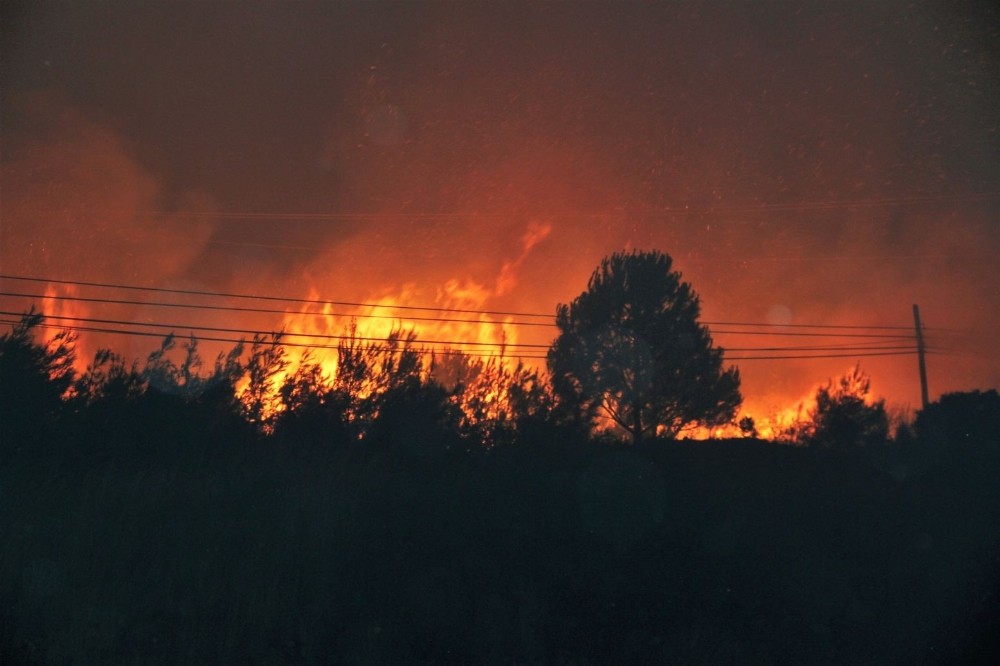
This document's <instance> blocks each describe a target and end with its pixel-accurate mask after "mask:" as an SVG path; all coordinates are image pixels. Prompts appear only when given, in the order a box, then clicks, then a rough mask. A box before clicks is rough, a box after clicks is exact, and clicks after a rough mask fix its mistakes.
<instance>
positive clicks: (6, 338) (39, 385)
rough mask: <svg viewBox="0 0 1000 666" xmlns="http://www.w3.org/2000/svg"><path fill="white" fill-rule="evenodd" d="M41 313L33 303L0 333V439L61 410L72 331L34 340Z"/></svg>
mask: <svg viewBox="0 0 1000 666" xmlns="http://www.w3.org/2000/svg"><path fill="white" fill-rule="evenodd" d="M43 321H44V317H43V316H42V315H41V314H40V313H38V312H35V310H34V308H32V309H31V310H30V311H29V312H27V313H26V314H24V315H23V316H22V317H21V321H20V322H18V323H17V324H14V325H13V326H12V328H11V332H10V333H6V334H4V335H0V424H3V427H2V429H3V430H4V431H5V432H4V434H3V435H0V439H3V438H7V437H9V438H11V439H14V438H15V436H16V435H20V434H23V433H24V432H27V431H28V430H32V429H33V430H36V431H37V430H38V429H40V428H41V427H42V426H43V425H45V424H47V423H48V422H50V421H51V420H52V419H53V418H54V417H55V416H56V415H57V414H58V413H59V412H60V411H61V409H62V406H63V402H62V398H63V396H64V395H65V394H66V393H67V392H68V391H69V390H70V387H71V386H72V385H73V382H74V379H75V373H74V371H73V363H74V361H75V360H76V352H75V343H76V336H75V335H74V334H73V333H72V332H70V331H62V332H60V333H57V334H56V335H55V336H53V337H52V338H51V339H50V340H49V341H48V342H45V343H40V342H37V341H36V339H35V338H36V331H37V329H38V328H39V327H40V326H41V325H42V323H43Z"/></svg>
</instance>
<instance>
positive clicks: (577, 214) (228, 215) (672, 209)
mask: <svg viewBox="0 0 1000 666" xmlns="http://www.w3.org/2000/svg"><path fill="white" fill-rule="evenodd" d="M997 199H1000V192H970V193H955V194H931V195H910V196H900V197H877V198H870V199H827V200H818V201H794V202H787V203H768V202H763V203H734V204H728V205H727V204H720V205H697V206H692V205H689V204H678V205H677V206H664V207H657V208H653V207H645V208H632V209H628V208H622V209H618V210H598V211H593V210H591V211H585V210H577V211H553V212H549V213H541V214H538V215H536V216H537V217H544V218H552V219H555V218H562V219H565V218H581V217H587V218H609V217H613V218H619V217H622V216H623V215H629V214H635V215H677V214H686V215H690V214H710V213H755V212H773V211H809V210H840V209H853V208H887V207H888V208H891V207H901V206H920V205H929V204H944V203H980V202H988V201H994V200H997ZM148 214H150V215H155V216H157V217H167V218H176V219H219V220H281V221H319V222H337V221H358V220H360V221H367V220H427V221H459V220H470V219H477V220H478V219H481V220H497V219H510V215H509V214H507V213H481V212H461V211H452V212H437V213H432V212H428V211H413V212H379V213H373V212H362V211H344V212H337V213H334V212H321V213H316V212H312V213H310V212H296V211H277V212H252V211H196V210H176V211H166V210H152V211H148Z"/></svg>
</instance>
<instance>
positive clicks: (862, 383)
mask: <svg viewBox="0 0 1000 666" xmlns="http://www.w3.org/2000/svg"><path fill="white" fill-rule="evenodd" d="M870 392H871V379H869V377H868V375H866V374H865V373H864V372H862V371H861V367H860V366H854V369H853V370H851V371H850V372H848V373H847V374H845V375H844V376H843V377H841V378H840V379H838V380H837V381H836V382H834V380H832V379H831V380H829V381H828V382H827V383H826V385H825V386H821V387H819V389H817V390H816V406H815V407H814V408H813V409H811V410H810V411H809V415H808V418H807V419H806V420H805V422H804V423H802V424H800V425H799V426H798V431H797V432H796V433H794V435H795V436H794V439H796V440H797V441H799V442H800V443H803V444H808V445H809V446H818V447H821V448H841V449H843V448H852V447H858V446H867V445H872V444H882V443H885V441H886V439H887V438H888V436H889V417H888V415H887V414H886V411H885V401H884V400H881V399H880V400H876V401H874V402H869V401H868V395H869V393H870Z"/></svg>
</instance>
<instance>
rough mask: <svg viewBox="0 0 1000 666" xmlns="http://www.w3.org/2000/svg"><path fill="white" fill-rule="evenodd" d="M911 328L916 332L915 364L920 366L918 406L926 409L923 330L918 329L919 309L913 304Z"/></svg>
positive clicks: (925, 366) (925, 368)
mask: <svg viewBox="0 0 1000 666" xmlns="http://www.w3.org/2000/svg"><path fill="white" fill-rule="evenodd" d="M913 326H914V327H915V328H916V330H917V362H918V363H919V364H920V404H921V405H922V409H927V403H928V402H929V401H928V400H927V364H926V363H925V362H924V353H925V349H924V330H923V329H922V328H921V327H920V308H918V307H917V305H916V303H914V304H913Z"/></svg>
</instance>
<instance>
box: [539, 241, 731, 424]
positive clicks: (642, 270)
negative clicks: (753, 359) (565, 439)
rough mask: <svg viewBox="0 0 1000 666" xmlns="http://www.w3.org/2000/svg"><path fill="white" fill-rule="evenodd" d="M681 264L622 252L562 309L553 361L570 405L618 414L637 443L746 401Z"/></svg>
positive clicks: (716, 418)
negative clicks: (678, 267) (724, 363)
mask: <svg viewBox="0 0 1000 666" xmlns="http://www.w3.org/2000/svg"><path fill="white" fill-rule="evenodd" d="M671 265H672V260H671V258H670V257H669V256H668V255H666V254H663V253H660V252H632V253H630V254H624V253H616V254H614V255H612V256H611V257H610V258H606V259H604V260H603V261H602V262H601V265H600V266H599V267H598V268H597V270H596V271H595V272H594V274H593V275H592V276H591V278H590V282H589V283H588V286H587V290H586V291H584V292H583V293H581V294H580V295H579V296H578V297H577V298H576V299H574V300H573V302H572V303H570V304H569V305H565V304H560V305H559V308H558V311H557V316H556V325H557V326H558V327H559V337H558V338H557V339H556V341H555V342H554V343H553V345H552V348H551V349H550V350H549V354H548V362H549V369H550V372H551V374H552V384H553V390H554V392H555V394H556V396H557V397H558V399H559V400H560V402H561V405H562V407H563V409H564V410H567V411H568V412H569V413H570V414H571V415H574V416H577V417H581V418H582V419H583V420H584V421H585V422H588V423H592V422H593V421H594V419H595V418H597V417H598V416H600V415H603V416H605V417H607V418H610V419H611V420H612V421H613V422H614V423H615V424H616V425H617V426H619V427H620V428H622V429H623V430H624V431H625V432H627V433H628V434H629V435H630V436H631V438H632V441H633V443H640V442H641V441H642V440H643V439H644V438H645V437H647V436H649V435H654V434H655V435H661V436H664V437H667V438H674V437H676V436H677V435H678V434H679V433H680V432H681V431H682V430H684V429H686V428H690V427H694V426H699V425H701V426H713V425H719V424H722V423H726V422H728V421H730V420H731V419H732V418H733V415H734V413H735V411H736V408H737V407H738V406H739V405H740V403H741V402H742V398H741V396H740V392H739V386H740V377H739V371H738V370H736V369H735V368H729V369H726V370H723V368H722V349H720V348H718V347H714V346H713V345H712V338H711V336H710V335H709V332H708V329H707V328H706V327H705V326H703V325H701V324H699V323H698V317H699V315H700V302H699V299H698V296H697V295H696V294H695V293H694V291H693V290H692V289H691V286H690V285H689V284H688V283H687V282H682V281H681V276H680V273H678V272H676V271H672V270H671Z"/></svg>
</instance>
